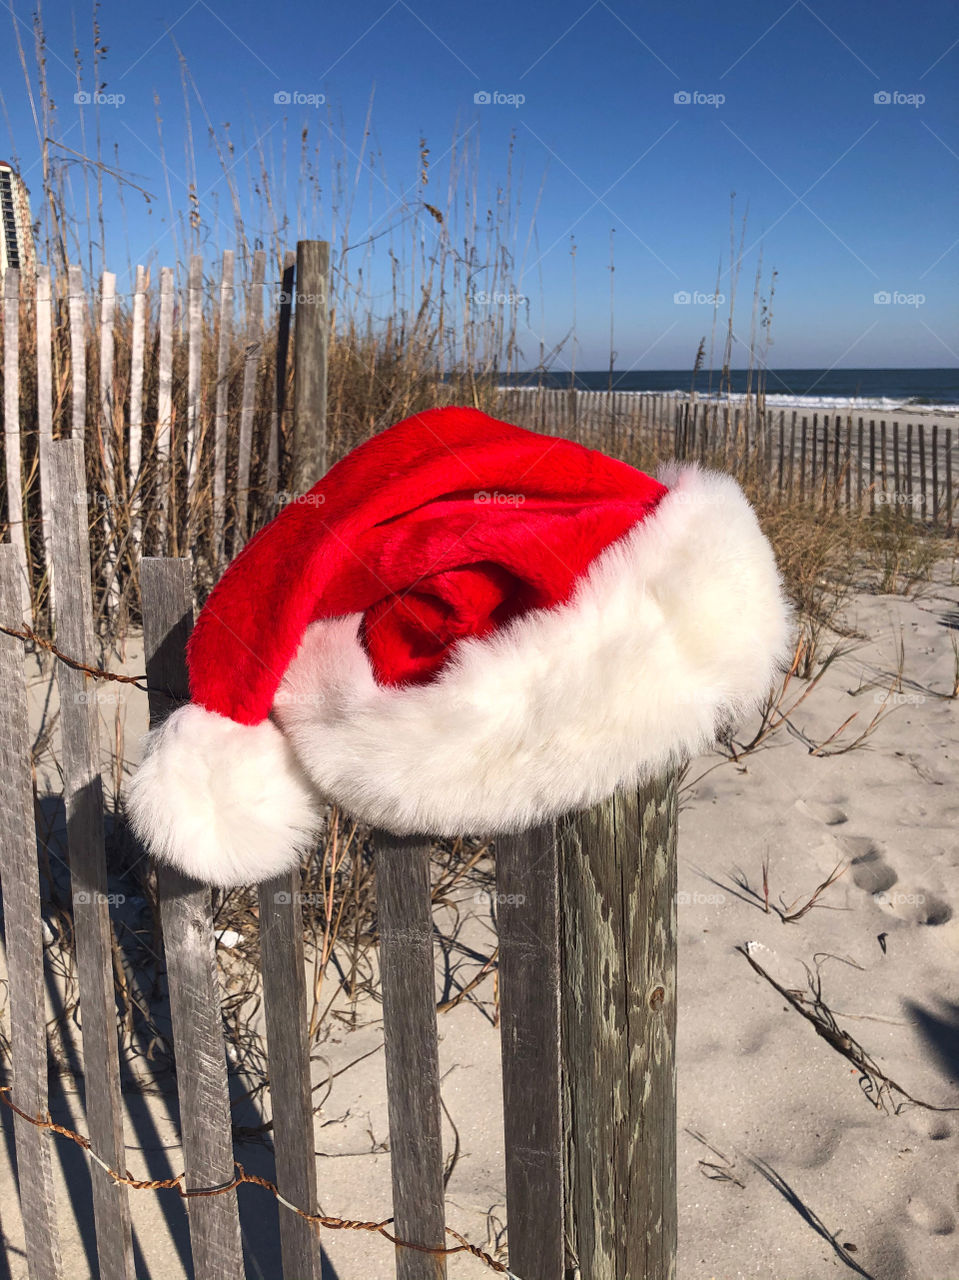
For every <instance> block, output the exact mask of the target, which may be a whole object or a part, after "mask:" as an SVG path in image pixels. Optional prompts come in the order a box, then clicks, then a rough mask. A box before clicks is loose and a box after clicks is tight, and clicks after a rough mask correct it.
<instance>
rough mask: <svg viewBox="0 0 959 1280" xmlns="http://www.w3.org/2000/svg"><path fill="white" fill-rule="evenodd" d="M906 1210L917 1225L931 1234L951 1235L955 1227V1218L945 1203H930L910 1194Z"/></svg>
mask: <svg viewBox="0 0 959 1280" xmlns="http://www.w3.org/2000/svg"><path fill="white" fill-rule="evenodd" d="M906 1212H907V1213H908V1214H909V1217H910V1218H912V1220H913V1222H914V1223H915V1224H916V1226H917V1227H922V1228H923V1230H924V1231H928V1232H929V1234H930V1235H931V1236H948V1235H952V1233H953V1231H955V1229H956V1219H955V1218H954V1217H953V1215H952V1213H951V1212H950V1211H949V1210H948V1209H947V1208H946V1206H945V1205H932V1204H929V1202H928V1201H927V1200H921V1199H919V1198H918V1197H917V1196H910V1198H909V1200H908V1201H907V1203H906Z"/></svg>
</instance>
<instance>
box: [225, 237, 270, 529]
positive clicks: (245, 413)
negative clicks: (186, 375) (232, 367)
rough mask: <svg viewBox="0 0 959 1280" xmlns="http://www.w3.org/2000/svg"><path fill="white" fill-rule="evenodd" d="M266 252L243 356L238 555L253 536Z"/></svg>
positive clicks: (256, 268)
mask: <svg viewBox="0 0 959 1280" xmlns="http://www.w3.org/2000/svg"><path fill="white" fill-rule="evenodd" d="M265 276H266V253H265V251H264V250H263V249H257V250H256V252H255V253H254V255H253V280H252V282H251V285H250V295H249V298H248V300H247V305H246V354H245V355H244V357H243V400H242V403H241V405H240V442H239V446H238V451H237V460H236V530H235V534H234V541H233V550H234V554H235V553H236V552H237V551H239V549H240V547H242V546H243V544H244V542H246V539H247V537H248V535H249V532H250V529H249V504H250V465H251V458H252V454H253V411H254V409H255V407H256V375H257V372H258V370H259V367H260V352H261V351H262V349H263V281H264V279H265Z"/></svg>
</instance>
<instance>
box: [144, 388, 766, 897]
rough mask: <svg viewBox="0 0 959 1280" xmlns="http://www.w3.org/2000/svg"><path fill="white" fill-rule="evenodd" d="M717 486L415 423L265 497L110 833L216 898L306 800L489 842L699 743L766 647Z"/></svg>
mask: <svg viewBox="0 0 959 1280" xmlns="http://www.w3.org/2000/svg"><path fill="white" fill-rule="evenodd" d="M787 630H788V610H787V607H786V605H785V602H784V599H783V595H782V590H781V583H780V578H779V574H778V572H777V570H776V566H775V561H774V558H773V554H772V550H771V548H770V546H769V543H768V542H767V541H766V538H765V537H764V536H763V534H762V532H761V531H760V528H759V525H758V523H757V520H756V517H755V515H754V513H753V511H752V509H751V508H750V506H749V504H748V503H747V501H746V499H745V497H744V496H743V493H742V491H741V490H740V488H739V486H738V485H737V484H736V482H735V481H734V480H733V479H732V478H731V477H729V476H726V475H721V474H716V473H710V472H706V471H701V470H699V469H698V468H696V467H695V466H686V467H678V466H675V465H673V466H672V467H670V468H668V469H667V470H666V471H665V472H664V473H663V474H662V476H661V477H660V479H658V480H657V479H653V478H651V477H650V476H648V475H644V474H643V473H642V472H640V471H637V470H636V469H635V468H633V467H630V466H627V465H626V464H625V463H623V462H617V461H615V460H613V459H611V458H608V457H606V456H605V455H604V454H602V453H598V452H596V451H594V450H591V449H586V448H584V447H583V446H582V445H579V444H575V443H573V442H572V441H569V440H564V439H559V438H556V437H553V436H546V435H539V434H537V433H534V432H531V431H525V430H522V429H521V428H519V427H514V426H510V425H509V424H507V423H504V422H497V421H496V420H495V419H493V418H490V417H488V416H487V415H486V414H483V413H480V412H478V411H476V410H473V409H456V408H453V409H434V410H430V411H429V412H426V413H421V414H417V415H416V416H414V417H412V418H408V419H407V420H406V421H405V422H401V423H399V424H398V425H396V426H394V427H391V428H390V429H389V430H387V431H384V432H382V433H381V434H380V435H377V436H375V437H374V438H372V439H371V440H369V441H367V442H366V443H365V444H362V445H361V446H360V447H359V448H357V449H355V450H354V451H353V452H352V453H350V454H349V455H348V456H347V457H346V458H344V459H343V460H342V461H341V462H339V463H337V465H336V466H334V467H333V468H332V469H331V470H330V471H329V472H328V474H327V475H326V476H325V477H324V478H323V479H322V480H321V481H320V482H319V483H318V484H317V485H316V486H315V487H314V488H312V489H311V490H310V491H309V493H306V494H303V495H302V496H301V497H298V498H296V499H295V500H294V501H292V502H289V503H288V504H287V505H286V506H285V507H284V509H283V510H282V511H281V512H280V514H279V515H278V516H277V517H276V518H275V519H274V520H273V521H272V522H271V523H270V524H269V525H267V527H266V528H264V529H263V530H261V532H260V533H259V534H257V536H256V537H255V538H253V539H252V541H251V542H250V543H249V544H248V545H247V546H246V547H245V548H244V550H243V551H242V553H241V554H240V555H239V556H238V557H237V559H236V560H235V561H234V562H233V564H232V565H231V566H230V568H229V569H228V570H227V572H226V574H225V575H224V577H223V578H222V580H221V581H220V583H219V584H218V586H217V587H216V588H215V590H214V591H213V592H212V594H211V595H210V597H209V599H208V601H207V603H206V605H205V606H204V608H203V610H202V611H201V613H200V616H199V618H198V619H197V623H196V626H195V628H194V631H193V635H192V637H191V639H190V643H189V648H188V662H189V671H190V690H191V697H192V701H191V703H190V704H189V705H188V706H185V707H181V708H180V709H179V710H177V711H175V712H174V713H173V714H172V715H171V716H170V717H169V718H168V719H167V720H166V721H165V723H164V724H162V725H161V726H159V727H158V728H157V729H155V730H153V731H152V732H151V734H150V735H149V738H148V741H147V752H146V756H145V759H144V761H143V763H142V764H141V765H140V768H139V770H138V772H137V774H136V776H135V778H134V779H133V783H132V787H131V791H130V795H129V806H128V807H129V812H130V815H131V818H132V823H133V827H134V829H135V831H136V832H137V834H138V835H139V837H140V838H141V839H142V840H143V841H144V843H145V844H146V845H147V846H148V847H149V848H150V849H151V850H152V851H153V852H154V853H155V854H156V855H157V856H158V857H160V858H162V859H165V860H167V861H169V862H171V863H173V864H175V865H176V866H178V867H179V868H180V869H181V870H183V871H184V872H186V873H187V874H189V875H191V876H195V877H197V878H198V879H200V880H203V881H208V882H210V883H213V884H219V885H224V886H226V885H234V884H243V883H249V882H252V881H258V880H264V879H267V878H269V877H271V876H274V875H276V874H278V873H279V872H280V871H283V870H285V869H288V868H290V867H291V866H293V865H294V864H295V863H296V861H297V858H298V856H299V853H300V852H301V851H302V850H303V849H304V848H306V847H308V846H309V845H310V844H311V842H312V840H313V839H314V838H315V834H316V830H317V827H318V824H319V821H320V816H321V812H322V809H323V806H324V804H325V803H335V804H337V805H339V806H340V807H341V809H343V810H344V811H345V812H346V813H347V814H349V815H352V816H353V817H355V818H357V819H359V820H361V821H364V822H368V823H371V824H374V825H376V826H379V827H383V828H386V829H387V830H390V831H393V832H396V833H400V834H410V833H423V834H426V835H436V836H454V835H459V834H462V833H475V834H479V835H495V834H497V833H500V832H504V831H515V830H520V829H522V828H525V827H527V826H530V825H533V824H536V823H540V822H543V821H545V820H547V819H549V818H552V817H555V816H558V815H559V814H561V813H563V812H566V811H568V810H572V809H576V808H579V807H582V806H587V805H591V804H594V803H596V802H597V801H599V800H601V799H603V798H605V797H606V796H608V795H609V794H611V793H612V792H613V791H614V790H615V789H616V788H618V787H619V786H621V785H622V784H625V783H631V782H636V781H638V780H639V779H640V778H641V777H643V776H644V775H646V774H648V773H649V772H651V771H653V770H657V769H659V768H661V767H662V766H664V765H665V764H667V763H668V762H669V761H671V760H674V759H677V758H680V757H682V756H683V755H684V754H687V753H693V752H696V751H698V750H701V749H703V748H705V747H706V746H708V745H709V744H710V743H711V742H712V741H713V739H714V735H715V733H716V730H717V728H718V727H719V725H720V724H721V723H722V722H723V721H724V720H726V719H728V718H729V717H731V716H734V715H736V714H738V713H741V712H743V711H744V710H746V709H747V708H748V707H749V706H750V705H751V704H753V703H755V702H756V701H757V700H759V699H761V698H762V697H763V696H764V695H765V694H766V692H767V691H768V688H769V686H770V683H771V680H772V678H773V675H774V671H775V668H776V665H777V662H778V661H779V660H780V658H781V657H782V656H783V650H784V645H785V643H786V640H787Z"/></svg>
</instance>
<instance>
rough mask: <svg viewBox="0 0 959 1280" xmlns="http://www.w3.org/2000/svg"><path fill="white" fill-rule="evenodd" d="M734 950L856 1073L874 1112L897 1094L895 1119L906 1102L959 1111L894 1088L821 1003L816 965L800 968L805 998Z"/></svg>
mask: <svg viewBox="0 0 959 1280" xmlns="http://www.w3.org/2000/svg"><path fill="white" fill-rule="evenodd" d="M736 950H737V951H738V952H739V953H740V954H741V955H743V956H745V957H746V959H747V960H748V961H749V963H750V965H752V967H753V969H754V970H755V971H756V973H758V974H759V976H760V977H761V978H765V980H766V981H767V982H768V983H769V985H770V986H771V987H772V988H773V990H775V991H777V992H778V993H779V995H781V996H782V998H783V999H784V1000H785V1001H787V1002H788V1004H790V1005H791V1006H792V1008H793V1009H795V1010H796V1012H797V1013H799V1014H801V1015H802V1017H803V1018H805V1019H806V1021H807V1022H809V1023H811V1024H812V1026H813V1027H814V1028H815V1031H816V1034H817V1035H819V1036H821V1037H822V1038H823V1040H825V1041H826V1043H827V1044H828V1045H829V1046H830V1047H831V1048H833V1049H835V1051H836V1052H837V1053H839V1054H841V1055H842V1056H843V1057H844V1058H847V1059H848V1060H849V1061H850V1062H851V1063H852V1064H853V1066H854V1067H855V1068H856V1069H857V1070H858V1071H859V1073H860V1074H859V1083H860V1088H861V1089H862V1091H863V1093H864V1094H865V1096H866V1097H867V1098H868V1100H869V1101H870V1102H871V1103H872V1105H873V1106H874V1107H875V1108H876V1109H877V1110H883V1111H884V1110H886V1109H887V1106H888V1103H889V1102H892V1101H893V1099H894V1097H895V1095H897V1094H898V1096H899V1098H900V1099H901V1101H899V1102H895V1103H894V1104H893V1111H894V1113H895V1114H896V1115H898V1114H899V1112H900V1111H901V1110H902V1107H903V1105H904V1103H906V1102H911V1103H912V1104H913V1105H914V1106H917V1107H922V1108H924V1109H925V1110H926V1111H959V1106H954V1107H940V1106H935V1105H934V1104H933V1103H931V1102H923V1101H921V1100H920V1099H919V1098H915V1097H913V1095H912V1094H911V1093H909V1092H908V1091H907V1090H906V1089H904V1088H903V1087H902V1085H900V1084H897V1083H896V1081H895V1080H893V1079H892V1077H891V1076H887V1075H886V1074H885V1073H884V1072H883V1071H882V1070H881V1069H880V1068H879V1066H878V1065H877V1064H876V1062H875V1061H874V1060H873V1059H872V1058H871V1057H870V1056H869V1054H868V1053H867V1052H866V1050H865V1049H864V1048H863V1047H862V1045H861V1044H859V1043H858V1042H857V1041H856V1040H854V1039H853V1037H852V1036H851V1035H850V1034H849V1032H848V1031H844V1030H843V1029H842V1027H840V1026H839V1024H838V1023H837V1022H836V1019H835V1016H834V1015H833V1013H832V1010H831V1009H830V1008H829V1006H828V1005H827V1004H826V1002H825V1001H824V1000H823V995H822V974H821V972H820V966H819V964H818V962H817V964H816V972H815V973H813V972H812V970H811V969H810V968H809V966H808V965H805V966H804V967H805V970H806V977H807V981H808V985H809V992H810V994H809V995H806V994H805V993H804V992H803V991H800V990H791V989H789V988H787V987H783V986H781V985H780V984H779V983H778V982H777V981H776V979H775V978H773V977H772V976H771V975H770V974H769V973H767V972H766V970H765V969H764V968H763V966H762V965H761V964H760V963H759V962H758V961H757V960H756V959H755V958H754V957H753V956H752V955H751V954H750V950H749V947H748V946H741V947H737V948H736Z"/></svg>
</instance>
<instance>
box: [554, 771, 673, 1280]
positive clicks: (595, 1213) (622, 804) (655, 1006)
mask: <svg viewBox="0 0 959 1280" xmlns="http://www.w3.org/2000/svg"><path fill="white" fill-rule="evenodd" d="M676 827H677V782H676V774H675V771H672V770H670V771H667V772H665V773H663V774H661V775H659V776H658V777H656V778H653V779H652V780H651V781H649V782H648V783H645V784H644V785H643V786H642V787H641V788H640V789H639V790H638V791H637V790H635V789H629V790H623V791H620V792H619V793H617V794H616V795H615V796H614V797H612V798H611V799H610V800H608V801H607V802H605V803H604V804H600V805H596V806H595V807H594V808H593V809H590V810H587V811H584V812H582V813H577V814H573V815H571V816H570V817H568V818H565V819H562V820H561V821H560V822H559V823H558V824H557V833H558V838H559V848H560V912H561V928H562V933H563V965H564V968H563V975H562V983H563V987H562V1026H563V1035H562V1040H563V1088H564V1116H565V1118H566V1125H567V1133H566V1151H567V1153H568V1164H567V1174H566V1206H567V1208H566V1230H567V1238H568V1239H569V1241H570V1245H571V1249H572V1252H573V1255H574V1257H575V1258H576V1259H577V1260H578V1262H579V1266H580V1269H581V1272H582V1275H583V1276H584V1277H588V1276H596V1277H599V1276H603V1277H610V1278H611V1277H626V1276H637V1277H649V1278H650V1280H652V1278H653V1277H655V1280H675V1275H676V1240H677V1197H676V1062H675V1048H676ZM586 1064H589V1065H588V1067H587V1065H586ZM597 1152H600V1153H602V1157H601V1158H597V1155H596V1153H597Z"/></svg>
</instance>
